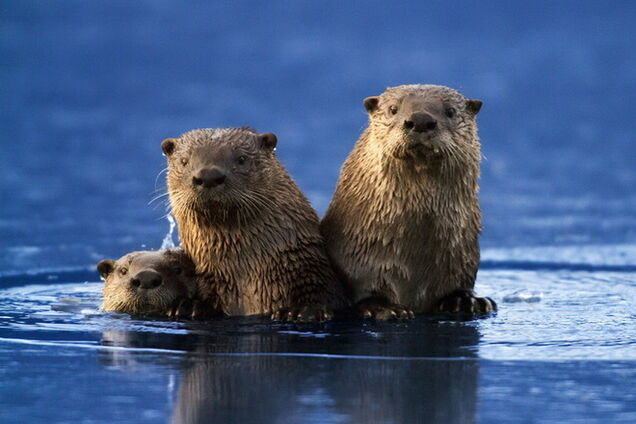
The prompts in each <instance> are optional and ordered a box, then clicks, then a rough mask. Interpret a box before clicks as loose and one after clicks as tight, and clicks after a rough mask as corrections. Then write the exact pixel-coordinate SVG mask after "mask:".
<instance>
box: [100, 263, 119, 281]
mask: <svg viewBox="0 0 636 424" xmlns="http://www.w3.org/2000/svg"><path fill="white" fill-rule="evenodd" d="M113 269H115V261H111V260H110V259H103V260H101V261H99V263H98V264H97V272H99V275H100V276H101V277H102V279H104V280H105V279H106V278H108V276H109V275H110V273H111V272H113Z"/></svg>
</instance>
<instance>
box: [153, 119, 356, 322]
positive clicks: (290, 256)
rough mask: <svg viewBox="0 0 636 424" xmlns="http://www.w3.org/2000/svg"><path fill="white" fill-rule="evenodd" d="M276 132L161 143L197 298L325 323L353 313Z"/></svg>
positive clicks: (199, 135)
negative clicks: (278, 150) (281, 157)
mask: <svg viewBox="0 0 636 424" xmlns="http://www.w3.org/2000/svg"><path fill="white" fill-rule="evenodd" d="M276 142H277V139H276V136H275V135H274V134H270V133H266V134H258V133H256V132H255V131H254V130H252V129H250V128H247V127H243V128H227V129H200V130H193V131H190V132H187V133H185V134H183V135H182V136H181V137H179V138H171V139H166V140H164V141H163V143H162V144H161V147H162V150H163V152H164V154H165V155H166V157H167V160H168V176H167V180H168V193H169V198H170V205H171V208H172V213H173V215H174V217H175V219H176V221H177V224H178V228H179V238H180V239H181V246H182V247H183V248H184V249H185V251H186V252H187V253H188V255H189V256H190V257H191V258H192V260H193V261H194V263H195V266H196V271H197V273H198V274H199V276H200V277H199V278H198V297H199V298H200V299H201V300H203V301H204V302H208V303H209V305H210V307H213V308H216V309H220V310H222V311H223V312H224V313H226V314H229V315H253V314H272V315H273V318H275V319H284V320H287V319H289V320H324V319H328V318H329V317H330V316H331V313H332V311H333V310H335V309H339V308H342V307H343V306H345V302H344V297H343V295H342V293H341V285H340V283H339V282H338V281H337V279H336V276H335V274H334V272H333V270H332V268H331V265H330V263H329V260H328V258H327V255H326V252H325V247H324V241H323V238H322V236H321V235H320V230H319V219H318V216H317V215H316V213H315V212H314V210H313V209H312V208H311V206H310V205H309V202H308V201H307V199H306V198H305V197H304V196H303V195H302V193H301V192H300V190H299V189H298V187H297V186H296V184H294V182H293V181H292V180H291V178H290V177H289V175H288V174H287V172H286V171H285V169H284V168H283V167H282V165H281V164H280V163H279V161H278V159H277V158H276V155H275V152H274V149H275V146H276Z"/></svg>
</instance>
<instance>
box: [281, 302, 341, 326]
mask: <svg viewBox="0 0 636 424" xmlns="http://www.w3.org/2000/svg"><path fill="white" fill-rule="evenodd" d="M332 317H333V312H332V311H330V310H329V309H328V308H327V307H326V306H324V305H317V304H316V305H303V306H297V307H293V308H281V309H279V310H278V311H276V312H274V313H273V314H272V320H274V321H283V322H286V321H287V322H291V321H296V322H323V321H329V320H330V319H331V318H332Z"/></svg>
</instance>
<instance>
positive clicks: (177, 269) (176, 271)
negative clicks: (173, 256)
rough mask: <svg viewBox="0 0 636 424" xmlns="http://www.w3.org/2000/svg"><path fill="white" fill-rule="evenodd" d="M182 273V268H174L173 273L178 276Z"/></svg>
mask: <svg viewBox="0 0 636 424" xmlns="http://www.w3.org/2000/svg"><path fill="white" fill-rule="evenodd" d="M182 272H183V268H181V267H180V266H175V267H174V273H175V274H177V275H179V274H181V273H182Z"/></svg>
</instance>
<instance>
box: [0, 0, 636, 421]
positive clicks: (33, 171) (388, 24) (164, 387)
mask: <svg viewBox="0 0 636 424" xmlns="http://www.w3.org/2000/svg"><path fill="white" fill-rule="evenodd" d="M0 10H2V13H1V14H0V16H2V18H1V19H0V34H1V35H0V76H1V77H0V128H1V129H2V134H3V136H2V138H1V139H0V140H1V141H0V143H1V147H2V154H1V155H0V169H1V170H2V179H1V180H0V205H1V206H0V421H1V422H7V423H9V422H16V423H17V422H20V423H22V422H40V421H45V420H46V422H104V423H112V422H131V421H135V422H166V421H173V422H196V421H199V422H241V423H251V422H268V423H276V422H280V423H289V422H302V423H307V422H318V423H359V422H364V423H374V422H378V423H411V422H440V423H452V422H461V423H465V422H480V423H492V422H520V423H522V422H523V423H526V422H558V423H563V422H586V423H594V422H599V423H601V422H602V423H608V422H636V406H635V405H636V399H635V398H636V392H634V390H633V388H632V385H631V381H633V379H634V377H636V366H635V365H636V326H635V325H634V324H635V322H636V321H635V318H636V316H635V313H634V311H635V310H636V308H635V306H636V305H635V304H634V302H635V300H634V299H636V219H635V218H634V217H635V216H636V192H635V191H634V189H633V187H635V186H636V166H635V165H636V163H635V162H634V159H633V158H634V156H635V154H636V143H635V141H636V140H634V139H635V135H634V130H633V126H632V125H631V122H632V121H633V119H632V115H633V110H635V109H636V104H635V102H636V100H635V98H634V96H632V95H630V93H632V92H634V88H636V73H634V69H635V68H634V67H635V66H636V46H635V45H634V43H633V41H632V40H634V39H636V29H634V26H633V22H634V21H635V20H636V6H635V5H634V4H633V3H632V2H620V1H617V2H612V3H611V4H603V5H600V4H596V3H595V2H586V1H576V2H574V1H572V2H568V1H564V2H558V3H554V2H533V3H532V4H526V3H514V2H510V3H506V4H505V5H502V4H497V5H495V4H493V5H486V4H478V3H468V2H460V3H456V4H453V5H445V4H442V3H439V4H437V3H433V4H430V3H420V2H404V3H403V4H400V5H399V6H391V5H389V6H387V4H386V3H379V2H364V3H362V2H347V3H346V4H340V3H339V2H321V3H313V2H292V3H282V2H267V3H261V2H240V3H237V4H207V3H200V4H196V3H192V4H189V5H188V6H182V5H180V4H177V3H172V2H168V1H156V0H154V1H152V2H150V1H148V2H143V1H142V2H135V3H131V2H125V1H109V2H99V1H95V2H90V3H86V2H80V1H66V2H43V1H6V0H5V1H2V2H0ZM412 82H426V83H438V84H444V85H449V86H452V87H456V88H458V89H460V90H461V91H462V92H463V93H465V94H466V95H468V96H470V97H474V98H479V99H481V100H483V101H484V107H483V109H482V111H481V112H480V114H479V117H478V122H479V127H480V136H481V139H482V144H483V152H484V156H485V158H484V162H483V164H482V179H481V192H480V200H481V204H482V209H483V215H484V231H483V236H482V239H481V244H482V263H481V268H480V272H479V276H478V283H477V288H478V291H479V292H480V293H481V294H483V295H488V296H491V297H493V298H494V299H495V300H496V301H497V302H498V303H499V305H500V311H499V313H498V314H497V315H496V316H494V317H492V318H490V319H486V320H478V321H465V322H454V321H448V320H444V319H441V318H440V317H419V318H417V319H416V320H415V321H414V322H409V323H361V322H341V323H329V324H325V325H306V326H296V325H282V324H281V325H278V324H274V325H272V324H269V323H267V322H266V321H262V320H259V319H253V318H244V319H229V320H220V321H212V322H208V323H192V322H173V321H167V320H144V319H140V318H139V317H130V316H127V315H124V314H107V313H103V312H101V311H100V310H99V304H100V301H101V300H100V283H99V282H98V276H97V273H96V272H95V271H94V269H93V267H94V264H95V263H96V262H97V261H99V260H100V259H103V258H107V257H108V258H116V257H119V256H121V255H122V254H124V253H126V252H128V251H131V250H139V249H157V248H160V247H161V246H164V247H165V246H169V245H170V243H171V240H173V237H172V229H170V222H168V221H167V220H166V218H165V217H166V212H167V211H166V209H165V197H159V198H158V199H157V200H155V201H152V199H154V198H155V197H157V196H161V194H163V192H164V188H163V186H164V185H163V180H164V174H163V172H162V170H163V168H164V158H162V156H161V154H160V149H159V144H160V142H161V140H162V139H164V138H166V137H172V136H176V135H178V134H180V133H181V132H184V131H187V130H189V129H192V128H199V127H213V126H232V125H245V124H247V125H251V126H253V127H255V128H258V129H259V130H261V131H272V132H275V133H276V134H277V135H278V138H279V146H278V149H277V153H278V155H279V157H280V158H281V160H282V162H283V163H284V164H285V166H286V167H287V168H288V169H289V171H290V173H291V174H292V176H293V177H294V178H295V180H296V181H297V182H298V184H299V185H300V187H301V188H302V189H303V191H304V192H305V193H306V194H307V196H308V197H309V199H310V201H311V202H312V204H313V205H314V206H315V207H316V209H317V210H318V211H319V213H322V212H324V210H325V208H326V206H327V204H328V202H329V199H330V196H331V193H332V191H333V187H334V184H335V181H336V178H337V175H338V169H339V167H340V164H341V163H342V160H343V159H344V157H345V156H346V154H347V153H348V151H349V150H350V149H351V146H352V143H353V141H354V140H355V139H356V138H357V135H358V134H359V132H360V130H361V128H362V127H363V126H364V124H365V115H364V111H363V108H362V105H361V100H362V99H363V98H364V97H366V96H369V95H374V94H378V93H379V92H381V91H382V90H383V88H384V87H386V86H388V85H395V84H400V83H412ZM149 203H150V204H149ZM166 234H168V235H166ZM174 239H176V237H175V238H174Z"/></svg>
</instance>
